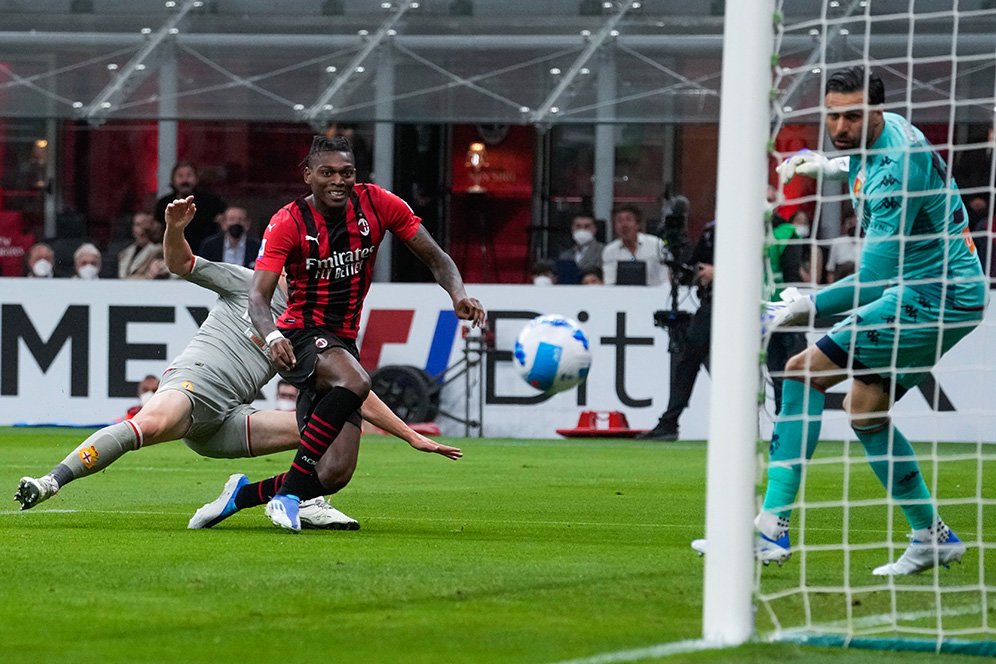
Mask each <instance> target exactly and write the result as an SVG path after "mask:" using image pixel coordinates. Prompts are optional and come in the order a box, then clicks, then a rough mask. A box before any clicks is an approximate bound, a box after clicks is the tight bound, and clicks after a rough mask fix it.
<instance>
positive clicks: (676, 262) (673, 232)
mask: <svg viewBox="0 0 996 664" xmlns="http://www.w3.org/2000/svg"><path fill="white" fill-rule="evenodd" d="M657 236H658V237H660V238H661V239H662V240H664V244H665V245H667V249H668V254H669V256H668V259H667V260H666V261H665V263H666V264H667V266H668V269H669V270H670V271H671V308H670V309H660V310H658V311H655V312H654V326H655V327H659V328H661V329H664V330H667V331H668V352H670V353H678V352H681V347H682V345H683V343H684V341H685V337H686V332H687V330H688V324H689V322H691V319H692V314H691V313H689V312H687V311H682V310H681V309H679V308H678V288H679V287H681V286H691V285H693V284H694V283H695V277H696V270H695V266H694V265H692V264H690V263H689V262H688V260H689V258H690V257H691V253H692V248H691V245H690V243H689V241H688V199H687V198H685V197H684V196H676V197H675V198H674V200H673V201H672V202H671V206H670V209H669V210H668V211H667V212H666V214H664V218H663V220H662V221H661V223H660V224H658V226H657Z"/></svg>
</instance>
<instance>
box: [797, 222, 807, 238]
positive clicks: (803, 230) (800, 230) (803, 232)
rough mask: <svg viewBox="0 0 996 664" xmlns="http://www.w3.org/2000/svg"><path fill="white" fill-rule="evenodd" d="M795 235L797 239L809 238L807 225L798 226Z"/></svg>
mask: <svg viewBox="0 0 996 664" xmlns="http://www.w3.org/2000/svg"><path fill="white" fill-rule="evenodd" d="M795 234H796V235H798V236H799V237H809V224H799V225H797V226H796V227H795Z"/></svg>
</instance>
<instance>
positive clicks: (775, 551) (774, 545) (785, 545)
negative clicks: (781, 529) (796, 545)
mask: <svg viewBox="0 0 996 664" xmlns="http://www.w3.org/2000/svg"><path fill="white" fill-rule="evenodd" d="M692 549H693V550H694V551H695V553H697V554H699V555H700V556H704V555H705V554H706V552H707V551H708V549H709V543H708V541H707V540H704V539H697V540H692ZM791 557H792V548H791V545H790V544H789V536H788V533H787V532H786V533H785V534H784V535H782V536H781V537H779V538H778V539H777V540H773V539H770V538H769V537H766V536H765V535H763V534H762V533H758V534H757V537H756V538H755V540H754V559H755V560H758V561H760V562H761V563H763V564H764V565H770V564H771V563H777V564H778V565H779V566H781V565H782V564H783V563H784V562H785V561H786V560H788V559H789V558H791Z"/></svg>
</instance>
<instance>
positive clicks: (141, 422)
mask: <svg viewBox="0 0 996 664" xmlns="http://www.w3.org/2000/svg"><path fill="white" fill-rule="evenodd" d="M131 421H132V422H133V423H134V424H135V425H136V426H137V427H138V428H139V429H141V430H142V435H143V436H144V437H146V438H149V439H153V438H158V437H159V436H161V435H162V434H163V433H164V432H165V431H166V428H167V427H168V426H169V424H170V423H169V422H167V421H166V418H165V417H164V416H163V414H162V413H160V412H151V413H146V412H145V411H144V410H143V411H139V412H138V414H136V415H135V417H133V418H132V420H131Z"/></svg>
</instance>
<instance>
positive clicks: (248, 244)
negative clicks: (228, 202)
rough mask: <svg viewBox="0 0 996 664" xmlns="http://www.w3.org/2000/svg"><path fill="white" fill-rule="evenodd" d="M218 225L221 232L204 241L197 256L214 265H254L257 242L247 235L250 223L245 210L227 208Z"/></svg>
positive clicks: (257, 251) (257, 249)
mask: <svg viewBox="0 0 996 664" xmlns="http://www.w3.org/2000/svg"><path fill="white" fill-rule="evenodd" d="M219 223H220V225H221V230H220V231H219V232H217V233H215V234H214V235H212V236H210V237H209V238H207V239H205V240H204V242H203V243H202V244H201V250H200V251H199V252H197V255H198V256H203V257H204V258H206V259H208V260H209V261H215V262H216V263H231V264H233V265H241V266H242V267H249V268H251V267H252V266H253V265H255V264H256V254H258V253H259V240H257V239H256V238H254V237H249V235H248V233H249V227H250V226H251V222H250V221H249V213H248V212H246V210H245V208H240V207H230V208H228V209H227V210H225V214H223V215H222V217H221V221H220V222H219Z"/></svg>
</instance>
